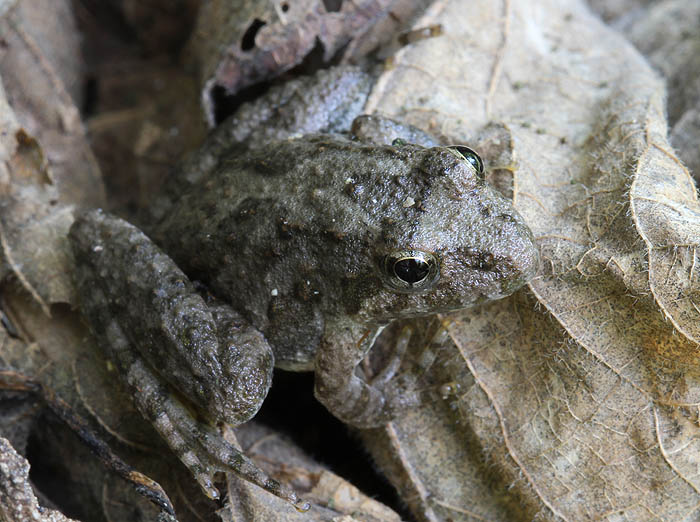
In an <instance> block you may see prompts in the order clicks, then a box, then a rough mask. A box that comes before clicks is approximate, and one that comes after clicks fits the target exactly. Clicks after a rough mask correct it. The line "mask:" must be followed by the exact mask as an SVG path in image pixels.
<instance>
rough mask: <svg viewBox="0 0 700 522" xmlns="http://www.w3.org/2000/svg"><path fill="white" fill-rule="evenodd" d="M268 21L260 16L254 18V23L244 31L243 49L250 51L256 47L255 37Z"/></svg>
mask: <svg viewBox="0 0 700 522" xmlns="http://www.w3.org/2000/svg"><path fill="white" fill-rule="evenodd" d="M266 23H267V22H263V21H262V20H260V19H259V18H256V19H255V20H253V23H251V24H250V25H249V26H248V29H246V31H245V33H243V38H241V51H250V50H251V49H252V48H253V47H255V37H256V36H257V35H258V32H259V31H260V29H261V28H262V27H263V26H264V25H265V24H266Z"/></svg>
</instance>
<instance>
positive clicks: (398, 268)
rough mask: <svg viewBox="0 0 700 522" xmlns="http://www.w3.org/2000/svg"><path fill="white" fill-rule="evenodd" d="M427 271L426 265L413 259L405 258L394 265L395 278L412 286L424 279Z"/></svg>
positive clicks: (428, 269) (420, 260)
mask: <svg viewBox="0 0 700 522" xmlns="http://www.w3.org/2000/svg"><path fill="white" fill-rule="evenodd" d="M429 271H430V266H429V265H428V263H426V262H425V261H423V260H422V259H417V258H415V257H407V258H405V259H400V260H398V261H397V262H396V263H394V273H395V274H396V277H398V278H399V279H401V280H402V281H405V282H406V283H409V284H412V285H413V284H416V283H418V282H419V281H422V280H423V279H425V278H426V277H427V276H428V272H429Z"/></svg>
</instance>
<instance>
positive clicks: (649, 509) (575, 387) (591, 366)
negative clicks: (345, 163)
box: [370, 0, 700, 520]
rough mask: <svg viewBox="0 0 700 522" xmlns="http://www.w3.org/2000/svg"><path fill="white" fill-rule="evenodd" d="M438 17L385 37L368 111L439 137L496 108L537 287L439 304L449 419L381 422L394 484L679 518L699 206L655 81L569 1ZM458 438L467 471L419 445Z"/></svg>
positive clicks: (691, 497) (499, 507)
mask: <svg viewBox="0 0 700 522" xmlns="http://www.w3.org/2000/svg"><path fill="white" fill-rule="evenodd" d="M436 22H437V23H441V24H443V27H444V34H445V36H444V37H441V38H435V39H431V40H426V41H423V42H420V43H418V44H415V45H414V46H411V47H410V48H406V49H404V50H403V51H402V52H400V53H399V55H398V56H397V58H396V66H395V68H394V69H393V70H392V71H389V72H388V73H387V74H385V75H384V76H383V77H382V78H381V79H380V82H379V84H378V87H377V89H376V90H375V92H374V93H373V95H372V98H371V100H372V101H371V102H370V106H371V109H372V110H379V111H382V112H385V113H388V114H391V115H393V116H398V117H402V118H404V119H408V121H409V122H411V123H414V124H417V125H420V126H422V127H423V128H432V129H433V130H434V131H435V132H437V133H439V134H442V135H444V136H447V137H448V138H450V140H451V141H453V142H464V143H470V142H472V141H474V140H476V139H478V137H479V135H480V129H481V128H483V127H485V126H486V125H487V124H489V123H490V122H494V121H496V122H501V123H503V124H504V125H505V126H506V127H507V128H508V129H509V130H510V132H511V135H512V142H513V152H514V155H515V159H516V161H517V164H518V168H517V169H515V170H514V171H513V199H514V201H515V204H516V206H517V207H518V209H519V210H520V212H521V213H522V214H523V215H524V216H525V218H526V220H527V221H528V223H529V224H530V225H531V227H532V229H533V231H534V232H535V236H536V237H537V239H538V243H539V245H540V247H541V251H542V256H543V267H542V275H541V276H540V277H538V278H536V279H535V280H534V281H532V283H531V285H530V289H531V292H532V293H533V294H534V298H531V297H527V296H524V295H517V296H514V297H512V298H510V299H506V300H504V301H501V302H497V303H493V304H491V305H489V306H486V307H482V308H480V309H477V310H472V311H467V312H465V313H463V314H458V315H456V316H453V317H448V318H444V320H443V326H444V328H445V330H446V332H448V333H449V337H450V338H451V341H450V343H451V344H452V354H453V355H452V356H448V355H446V354H447V353H448V352H447V351H446V350H445V349H443V350H441V351H440V350H438V351H440V353H443V354H445V355H443V359H441V360H438V361H437V362H436V363H435V364H434V365H433V366H435V367H436V368H435V369H434V370H433V372H434V373H433V375H432V379H433V380H434V383H435V385H436V386H437V385H439V383H440V382H442V383H443V384H446V383H454V385H455V386H456V388H457V389H458V392H457V395H456V396H454V397H450V398H449V399H447V401H446V402H447V403H448V405H451V406H452V408H453V409H454V411H455V414H454V419H453V421H451V422H449V423H448V424H447V425H445V423H444V420H443V421H435V427H434V429H433V430H429V429H427V428H423V430H424V431H422V432H421V435H420V437H418V436H416V435H415V433H412V432H411V430H412V429H413V426H415V423H416V422H418V421H416V420H415V418H413V417H411V418H410V419H401V420H397V421H396V422H394V423H392V424H391V425H390V426H388V427H387V429H386V430H385V433H384V435H383V436H384V437H385V438H386V439H387V440H389V441H393V444H394V447H395V449H396V451H397V453H396V455H397V456H396V457H395V459H399V460H400V461H401V463H402V464H401V469H403V470H404V471H403V473H404V479H403V480H402V481H401V484H402V487H403V488H404V489H405V488H406V487H407V481H408V483H409V484H410V483H412V484H413V489H414V490H415V491H416V492H418V494H419V495H420V498H419V499H418V500H416V502H415V503H414V506H416V508H415V509H416V511H418V512H419V513H421V517H422V518H424V519H426V520H444V519H446V518H447V517H451V519H453V520H456V519H460V520H462V519H463V520H467V519H470V517H483V518H486V519H492V518H496V519H509V520H516V519H522V520H528V519H531V518H533V517H535V516H538V517H540V518H544V519H555V518H559V517H560V518H563V519H567V520H584V519H597V518H607V517H613V518H616V517H626V518H628V519H633V520H650V519H657V518H661V519H665V520H681V519H684V518H686V517H688V516H695V514H696V509H697V505H698V502H699V501H700V489H698V487H699V486H700V484H698V482H697V478H696V471H695V470H696V469H697V466H698V464H699V462H698V461H699V455H700V453H698V450H699V448H698V447H697V442H696V439H697V437H698V415H697V408H696V405H697V403H698V396H700V381H698V369H699V368H700V366H699V365H698V361H699V359H698V357H697V356H698V348H697V340H698V339H697V324H698V319H700V317H699V316H698V303H697V300H698V298H697V295H698V294H697V292H698V286H699V285H700V276H698V271H697V266H696V265H697V263H698V255H697V251H696V250H697V243H698V240H699V239H700V234H699V233H698V232H699V231H700V229H699V228H698V227H699V226H700V208H698V203H697V197H696V191H695V186H694V184H693V182H692V180H691V178H690V176H689V175H688V172H687V171H686V170H685V169H684V168H683V166H682V165H681V163H680V162H679V161H678V159H677V158H676V157H675V155H674V152H673V150H672V149H671V147H670V146H669V144H668V141H667V138H666V134H667V128H666V121H665V116H664V105H663V102H664V88H663V84H662V82H661V81H660V79H659V78H658V77H657V76H656V74H655V73H654V72H653V71H652V70H651V68H650V67H649V66H648V65H647V64H646V62H645V61H644V60H643V58H642V57H641V56H640V55H639V54H638V53H637V51H636V50H635V49H634V48H633V47H632V46H631V45H630V44H629V43H627V42H626V41H625V40H624V38H622V37H621V36H620V35H619V34H616V33H615V32H614V31H612V30H610V29H609V28H607V27H605V26H604V25H603V24H602V23H601V22H600V21H599V20H598V19H596V18H595V16H593V15H592V14H591V13H590V12H589V11H588V10H587V8H586V7H585V6H584V5H582V3H580V2H575V1H569V2H565V3H562V2H550V1H546V0H542V1H538V2H501V3H490V2H476V3H475V4H474V5H472V6H471V8H470V9H469V11H468V12H467V11H465V10H464V9H463V4H462V3H460V2H449V1H447V2H440V3H437V4H435V5H434V8H433V10H432V12H431V13H429V14H428V15H427V16H426V17H425V18H424V19H423V20H421V23H422V24H423V25H425V24H428V23H436ZM445 56H449V57H450V59H449V60H445V59H444V57H445ZM429 86H430V87H429ZM407 87H408V88H407ZM430 89H432V92H433V94H432V95H429V94H426V93H428V92H430ZM436 408H437V409H438V410H439V407H436V406H435V405H429V406H427V410H426V412H425V415H427V416H432V415H435V414H436ZM443 411H444V410H443ZM417 414H420V412H418V413H417ZM430 418H433V419H434V417H430ZM421 422H423V423H424V424H425V421H421ZM408 434H411V435H410V437H409V435H408ZM455 437H456V438H458V439H459V440H460V444H458V445H456V446H455V447H452V448H453V449H452V451H450V452H447V454H449V455H452V458H453V459H455V460H459V462H460V463H461V464H463V465H464V466H467V465H474V466H478V467H479V468H480V471H481V472H482V473H483V475H482V476H481V478H480V479H479V481H480V484H478V485H476V486H475V485H474V484H472V483H470V482H469V481H470V480H473V478H474V475H473V474H471V475H470V476H469V477H468V478H465V479H464V482H463V483H462V484H461V485H460V486H455V484H454V481H459V480H460V477H461V476H462V475H460V474H459V473H455V474H454V475H452V474H449V473H448V474H449V475H450V477H451V478H452V479H453V481H452V482H451V483H449V484H446V482H450V481H446V480H442V478H443V477H444V475H445V466H450V462H448V461H444V460H437V461H436V462H431V460H430V458H426V457H425V456H426V455H429V454H430V452H435V451H436V450H435V449H434V445H435V444H442V442H440V441H443V440H452V439H454V438H455ZM409 438H410V442H408V439H409ZM421 441H422V442H421ZM456 447H461V448H462V453H461V454H460V453H453V452H454V451H456V450H455V448H456ZM385 460H386V459H385ZM448 469H453V468H452V467H449V468H448ZM406 477H409V478H408V479H406ZM443 488H444V489H443Z"/></svg>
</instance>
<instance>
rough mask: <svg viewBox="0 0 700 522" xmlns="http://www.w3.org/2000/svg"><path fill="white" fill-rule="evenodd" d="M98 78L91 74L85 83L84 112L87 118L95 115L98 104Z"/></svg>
mask: <svg viewBox="0 0 700 522" xmlns="http://www.w3.org/2000/svg"><path fill="white" fill-rule="evenodd" d="M98 92H99V89H98V80H97V76H95V75H89V76H87V77H86V78H85V82H84V83H83V107H82V113H83V116H84V117H85V118H89V117H90V116H93V115H94V114H95V112H96V110H97V104H98Z"/></svg>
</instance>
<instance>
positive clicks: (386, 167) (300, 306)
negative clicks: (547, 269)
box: [70, 70, 539, 508]
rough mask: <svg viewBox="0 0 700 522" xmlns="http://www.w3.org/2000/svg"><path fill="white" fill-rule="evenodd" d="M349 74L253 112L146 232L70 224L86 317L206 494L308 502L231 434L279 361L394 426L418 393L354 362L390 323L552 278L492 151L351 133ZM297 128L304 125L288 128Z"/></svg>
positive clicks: (353, 417)
mask: <svg viewBox="0 0 700 522" xmlns="http://www.w3.org/2000/svg"><path fill="white" fill-rule="evenodd" d="M322 74H326V75H329V74H335V73H328V72H326V73H322ZM353 74H355V75H359V74H360V73H359V72H358V71H357V70H353ZM358 78H360V77H359V76H358ZM343 81H346V82H347V81H348V80H347V79H346V77H345V76H342V77H341V76H338V78H335V79H333V80H332V81H331V80H329V79H328V76H326V77H324V81H322V82H320V83H321V85H322V87H321V88H320V89H321V90H320V91H319V90H316V91H314V90H313V89H312V88H310V87H304V88H303V89H302V88H300V87H299V86H296V87H295V88H294V89H292V94H289V93H288V95H283V94H280V93H283V92H284V89H287V87H285V88H281V90H280V91H279V92H277V91H274V92H272V93H271V94H270V95H268V102H267V103H266V102H265V101H264V100H263V101H258V102H256V104H257V105H252V106H248V107H246V108H244V109H243V114H244V115H246V116H243V117H241V116H240V115H239V117H238V118H239V119H238V120H237V123H233V124H231V123H229V124H228V125H226V124H225V125H224V126H223V130H219V131H217V133H216V134H215V135H214V136H213V137H212V138H211V139H210V140H209V141H208V142H207V144H206V145H205V146H204V147H203V148H202V150H201V151H200V152H199V153H197V154H195V156H193V157H192V158H191V159H190V160H188V161H186V162H185V164H184V167H182V168H180V170H179V171H177V172H176V173H175V174H174V175H173V179H172V180H171V181H169V183H168V185H167V186H166V187H165V189H164V191H163V193H162V195H161V196H159V197H158V198H156V199H155V200H154V205H153V210H152V212H151V214H152V216H151V220H152V222H151V223H150V224H149V225H148V226H147V231H148V236H147V235H146V234H144V233H143V232H141V230H140V229H138V228H136V227H135V226H133V225H130V224H129V223H127V222H126V221H123V220H122V219H120V218H117V217H115V216H112V215H109V214H107V213H105V212H103V211H101V210H91V211H87V212H83V213H81V214H80V215H79V216H78V217H77V219H76V221H75V224H74V225H73V227H72V229H71V231H70V239H71V241H72V245H73V249H74V254H75V258H76V263H77V267H78V268H77V284H78V288H79V292H80V296H81V310H82V312H83V314H84V315H85V316H86V317H87V318H88V319H89V322H90V323H91V328H92V330H93V332H94V333H95V334H96V335H97V337H98V339H99V342H100V344H101V345H102V347H103V349H105V350H106V352H107V353H108V355H109V356H110V357H111V358H112V359H113V360H114V362H115V364H116V366H117V368H118V370H119V372H120V373H121V374H122V375H123V377H124V381H125V382H126V384H127V386H128V387H129V388H130V389H131V391H132V393H133V395H134V398H135V402H136V405H137V407H138V409H139V410H140V411H141V412H142V413H143V415H144V416H145V417H147V418H148V419H149V420H150V421H151V422H152V423H153V424H154V426H155V427H156V429H157V430H158V431H159V432H160V434H161V435H162V436H163V437H164V438H165V440H166V441H167V442H168V443H169V445H170V446H171V448H172V449H173V450H174V451H175V453H176V454H177V455H178V456H179V458H180V459H181V460H182V461H183V462H184V463H185V465H186V466H187V467H188V468H189V469H190V470H191V471H192V473H193V474H194V476H195V478H196V479H197V481H198V482H199V483H200V485H201V486H202V488H203V489H204V491H205V492H206V493H207V494H208V495H209V496H210V497H217V496H218V491H217V490H216V488H215V487H214V485H213V479H212V475H213V474H214V473H215V472H216V471H219V470H225V471H234V472H235V473H237V474H238V475H239V476H242V477H243V478H245V479H247V480H249V481H251V482H254V483H256V484H258V485H260V486H261V487H263V488H265V489H267V490H268V491H271V492H272V493H274V494H276V495H278V496H280V497H282V498H285V499H287V500H289V501H291V502H292V503H296V505H297V507H300V506H301V507H302V508H303V507H305V505H301V504H300V501H299V500H298V499H297V497H296V495H295V494H294V492H293V491H291V490H289V489H288V488H286V487H285V486H282V485H280V484H279V483H277V482H276V481H274V480H272V479H270V478H269V477H268V476H267V475H266V474H264V473H263V472H262V471H261V470H260V469H259V468H257V467H256V466H255V465H254V464H253V463H252V462H251V461H249V460H248V459H247V458H246V457H245V455H243V454H242V453H241V452H240V451H238V450H237V449H236V448H234V447H233V446H232V445H230V444H228V443H227V442H226V441H224V440H223V438H222V437H221V436H220V434H219V432H218V431H217V430H216V427H215V425H216V423H229V424H231V425H239V424H241V423H243V422H246V421H247V420H248V419H250V418H251V417H253V416H254V415H255V413H256V412H257V411H258V408H259V407H260V405H261V403H262V401H263V400H264V398H265V395H266V393H267V390H268V388H269V387H270V382H271V378H272V369H273V366H277V367H280V368H284V369H287V370H295V371H314V372H315V394H316V397H317V398H318V399H319V400H320V401H321V402H322V403H323V404H324V405H325V406H326V407H327V408H328V409H329V410H330V411H331V412H332V413H333V414H334V415H336V416H337V417H338V418H340V419H342V420H343V421H345V422H347V423H350V424H352V425H355V426H360V427H371V426H377V425H380V424H382V423H386V422H387V421H389V420H391V418H392V416H394V415H395V414H396V413H398V412H400V411H401V410H402V408H405V407H406V406H407V405H406V404H405V401H403V399H402V397H401V395H400V394H397V393H392V388H391V380H389V381H388V382H383V383H376V382H375V383H370V382H368V381H366V380H365V379H364V378H363V375H362V372H361V371H360V369H359V368H358V365H359V363H360V362H361V361H362V360H363V359H364V358H365V356H366V355H367V353H368V351H369V350H370V349H371V347H372V344H373V342H374V340H375V338H376V337H377V335H378V334H379V332H380V331H381V330H382V328H383V327H384V326H385V325H387V324H388V323H389V322H391V321H393V320H395V319H399V318H407V317H417V316H424V315H427V314H435V313H439V312H449V311H453V310H458V309H463V308H467V307H470V306H474V305H476V304H479V303H483V302H485V301H489V300H492V299H499V298H502V297H504V296H507V295H509V294H511V293H512V292H514V291H515V290H517V289H518V288H520V287H521V286H522V285H523V284H525V282H526V281H527V280H528V279H529V278H531V277H532V276H533V275H534V274H535V272H536V269H537V265H538V260H539V255H538V251H537V248H536V246H535V242H534V239H533V235H532V233H531V231H530V229H529V228H528V227H527V225H526V224H525V222H524V221H523V218H522V217H521V216H520V215H519V214H518V213H517V212H516V211H515V209H514V208H513V206H512V205H511V203H510V201H508V200H507V199H506V198H504V197H503V196H502V195H501V194H500V193H498V192H497V191H495V190H494V189H492V188H491V187H490V186H489V185H488V184H487V183H486V182H485V180H484V166H483V163H482V161H481V159H480V158H479V156H478V155H477V154H476V152H474V151H473V150H471V149H469V148H467V147H465V146H441V145H439V144H437V142H435V141H434V140H432V138H430V137H428V136H427V135H425V133H422V132H421V131H419V130H417V129H414V128H410V127H406V126H402V125H401V124H400V123H397V122H394V121H391V120H386V119H383V118H379V117H370V116H365V117H362V118H361V119H358V120H355V124H354V126H353V133H351V134H347V133H346V134H341V133H339V132H335V130H336V129H335V127H336V126H342V125H346V127H345V128H346V129H347V128H348V127H349V122H350V121H352V118H351V117H350V114H349V112H348V111H347V110H346V108H347V107H348V106H349V105H352V104H355V105H356V106H357V107H358V108H359V107H361V105H362V103H359V102H357V101H356V98H357V97H358V96H360V98H361V96H362V93H364V95H366V88H365V87H364V86H362V87H358V86H357V85H355V84H354V83H353V82H349V83H348V84H347V85H345V87H346V91H347V92H346V93H345V94H344V95H343V96H345V98H343V96H340V95H336V93H335V92H334V91H333V88H332V86H333V85H335V84H337V83H338V82H343ZM334 82H335V83H334ZM341 87H342V85H341ZM353 89H354V90H353ZM358 92H359V93H360V94H359V95H358ZM348 93H349V94H348ZM270 96H273V98H274V96H277V98H274V102H273V103H270V102H269V97H270ZM280 96H281V98H284V99H283V100H282V101H280V99H281V98H280ZM285 96H287V97H286V98H285ZM305 96H310V98H311V100H312V102H318V100H324V101H327V102H328V103H329V104H330V107H331V108H330V109H329V110H323V109H314V110H317V111H319V112H318V114H320V115H321V116H322V118H318V117H317V115H312V117H311V119H312V120H314V121H313V122H312V123H311V124H309V125H307V126H305V124H304V121H306V120H308V119H309V114H308V112H305V111H303V110H302V111H299V110H297V109H291V108H288V107H291V106H293V105H294V100H293V99H292V98H298V97H301V98H304V97H305ZM348 99H350V100H349V101H348ZM271 106H273V107H274V110H271V109H269V107H271ZM313 107H317V105H313ZM341 109H342V110H341ZM246 111H247V112H246ZM265 111H267V112H265ZM295 111H296V112H295ZM350 112H351V111H350ZM314 114H315V113H314ZM280 117H281V119H282V120H283V121H282V124H280V125H279V128H277V127H275V125H276V124H274V123H272V119H274V118H280ZM241 118H242V119H241ZM305 118H306V119H305ZM251 119H256V121H257V122H258V123H261V126H259V127H258V128H254V127H250V126H249V127H246V126H245V125H244V123H245V122H246V121H250V120H251ZM319 119H320V120H323V121H322V124H320V126H319V125H318V124H317V120H319ZM300 120H303V121H302V123H301V124H300V125H299V127H301V128H302V130H303V131H304V132H306V133H305V134H303V135H295V134H291V133H290V132H288V131H287V134H284V131H283V130H281V128H282V127H287V126H289V121H293V122H297V123H299V121H300ZM275 121H277V120H275ZM314 125H315V126H316V127H314ZM309 126H310V127H311V128H309ZM329 129H330V132H329ZM310 131H311V132H310ZM314 131H315V132H314ZM318 131H322V132H318ZM186 274H187V275H186ZM190 278H191V279H192V280H196V281H199V282H201V283H202V284H203V285H205V287H206V289H207V291H206V292H202V293H200V292H198V288H196V287H195V285H194V284H193V283H191V282H190V281H191V279H190ZM212 296H213V297H212ZM192 411H196V412H198V417H197V418H195V417H194V416H193V414H192V413H191V412H192ZM202 419H207V421H203V420H202Z"/></svg>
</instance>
